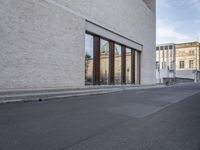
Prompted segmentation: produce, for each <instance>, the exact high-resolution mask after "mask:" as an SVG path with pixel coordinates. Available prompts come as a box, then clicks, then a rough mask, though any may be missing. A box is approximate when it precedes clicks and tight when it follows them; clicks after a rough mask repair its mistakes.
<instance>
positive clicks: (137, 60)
mask: <svg viewBox="0 0 200 150" xmlns="http://www.w3.org/2000/svg"><path fill="white" fill-rule="evenodd" d="M135 84H140V52H138V51H135Z"/></svg>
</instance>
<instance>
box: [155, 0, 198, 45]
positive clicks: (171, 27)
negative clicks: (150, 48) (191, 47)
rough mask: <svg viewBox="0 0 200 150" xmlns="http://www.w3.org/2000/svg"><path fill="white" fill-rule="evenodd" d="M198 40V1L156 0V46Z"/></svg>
mask: <svg viewBox="0 0 200 150" xmlns="http://www.w3.org/2000/svg"><path fill="white" fill-rule="evenodd" d="M198 39H200V0H157V41H156V43H157V44H163V43H183V42H191V41H198Z"/></svg>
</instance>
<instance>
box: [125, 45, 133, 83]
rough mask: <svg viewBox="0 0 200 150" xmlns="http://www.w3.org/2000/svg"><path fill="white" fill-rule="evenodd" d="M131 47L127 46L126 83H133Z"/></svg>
mask: <svg viewBox="0 0 200 150" xmlns="http://www.w3.org/2000/svg"><path fill="white" fill-rule="evenodd" d="M131 69H132V68H131V49H130V48H126V84H131Z"/></svg>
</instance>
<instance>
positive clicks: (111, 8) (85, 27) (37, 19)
mask: <svg viewBox="0 0 200 150" xmlns="http://www.w3.org/2000/svg"><path fill="white" fill-rule="evenodd" d="M155 1H156V0H126V1H124V0H0V35H1V38H0V51H1V53H0V71H1V73H0V89H38V88H68V87H70V88H76V87H83V86H85V85H105V84H106V85H107V84H154V83H155V82H156V78H155V71H154V70H155V65H154V64H155V63H154V62H155V40H156V34H155V31H156V10H155V3H156V2H155Z"/></svg>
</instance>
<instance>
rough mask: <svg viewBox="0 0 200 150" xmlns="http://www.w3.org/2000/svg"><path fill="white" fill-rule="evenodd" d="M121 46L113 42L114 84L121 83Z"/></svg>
mask: <svg viewBox="0 0 200 150" xmlns="http://www.w3.org/2000/svg"><path fill="white" fill-rule="evenodd" d="M121 54H122V53H121V46H120V45H118V44H115V84H121V63H122V61H121V59H122V57H121Z"/></svg>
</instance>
